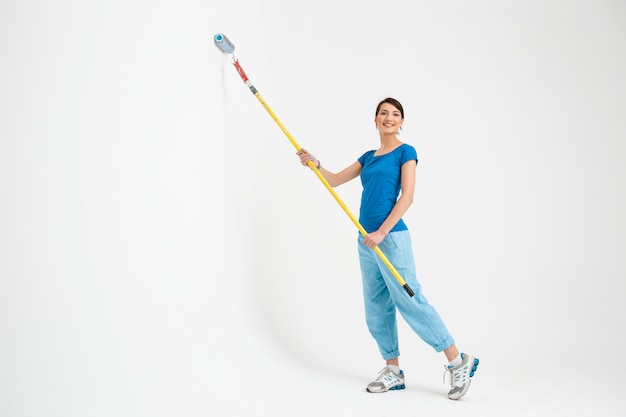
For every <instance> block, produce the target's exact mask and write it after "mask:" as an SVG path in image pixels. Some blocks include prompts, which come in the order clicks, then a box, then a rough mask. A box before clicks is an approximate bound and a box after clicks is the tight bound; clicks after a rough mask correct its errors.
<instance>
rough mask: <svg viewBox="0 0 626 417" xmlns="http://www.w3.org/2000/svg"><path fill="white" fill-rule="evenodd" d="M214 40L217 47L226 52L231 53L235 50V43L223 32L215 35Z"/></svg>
mask: <svg viewBox="0 0 626 417" xmlns="http://www.w3.org/2000/svg"><path fill="white" fill-rule="evenodd" d="M214 41H215V44H216V45H217V47H218V48H220V49H221V50H222V51H223V52H224V53H226V54H232V53H233V51H234V50H235V45H234V44H233V43H232V42H231V41H230V40H229V39H228V38H227V37H226V36H225V35H224V34H223V33H218V34H217V35H215V38H214Z"/></svg>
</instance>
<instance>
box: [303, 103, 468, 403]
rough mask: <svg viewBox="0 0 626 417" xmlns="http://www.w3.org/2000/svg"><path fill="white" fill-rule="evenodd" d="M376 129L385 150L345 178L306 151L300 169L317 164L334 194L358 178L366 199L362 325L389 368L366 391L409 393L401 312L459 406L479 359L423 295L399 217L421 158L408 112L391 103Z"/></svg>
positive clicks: (365, 158) (379, 110)
mask: <svg viewBox="0 0 626 417" xmlns="http://www.w3.org/2000/svg"><path fill="white" fill-rule="evenodd" d="M374 122H375V124H376V128H377V129H378V132H379V135H380V147H379V148H378V149H377V150H371V151H367V152H365V153H364V154H363V155H362V156H361V157H360V158H358V160H357V161H355V162H354V163H353V164H352V165H350V166H348V167H347V168H345V169H343V170H342V171H339V172H337V173H334V172H331V171H328V170H327V169H326V168H324V167H323V166H322V165H321V163H320V161H319V160H318V159H317V158H315V157H314V156H313V155H312V154H311V153H309V152H308V151H307V150H305V149H302V150H300V151H298V153H297V154H298V155H299V157H300V162H301V164H302V165H304V166H306V165H307V164H308V162H309V161H312V162H313V164H314V165H315V166H316V167H317V169H318V170H319V171H320V172H321V174H322V175H323V176H324V178H326V180H327V181H328V183H329V184H330V185H331V186H332V187H337V186H339V185H341V184H344V183H346V182H348V181H351V180H353V179H355V178H356V177H357V176H360V177H361V183H362V185H363V193H362V195H361V206H360V211H359V222H360V223H361V225H362V226H363V228H364V229H365V230H366V231H367V235H366V236H362V235H361V234H359V237H358V241H359V244H358V252H359V261H360V267H361V275H362V280H363V296H364V301H365V318H366V322H367V326H368V329H369V331H370V333H371V335H372V336H373V337H374V339H375V341H376V343H377V345H378V349H379V351H380V353H381V355H382V357H383V359H384V360H385V362H386V365H385V367H384V368H383V369H382V370H381V371H380V372H379V374H378V376H377V377H376V379H375V380H374V381H373V382H371V383H370V384H369V385H368V386H367V391H369V392H387V391H389V390H397V389H403V388H405V384H404V372H403V371H402V370H401V369H400V365H399V361H398V357H399V356H400V351H399V349H398V331H397V322H396V309H397V311H399V312H400V314H401V315H402V317H403V318H404V320H405V321H406V322H407V324H408V325H409V326H410V327H411V329H413V331H415V332H416V333H417V335H418V336H419V337H420V338H421V339H422V340H424V341H425V342H426V343H428V344H429V345H430V346H432V347H433V348H434V349H435V351H437V352H441V351H443V352H444V353H445V355H446V358H447V360H448V362H449V365H446V372H447V373H449V375H450V386H451V389H450V391H449V392H448V397H449V398H450V399H453V400H458V399H459V398H461V397H462V396H463V395H465V393H466V392H467V390H468V389H469V385H470V381H471V379H470V378H471V377H472V376H473V375H474V372H475V371H476V367H477V366H478V359H476V358H474V357H473V356H471V355H468V354H465V353H459V350H458V349H457V347H456V345H455V342H454V339H453V338H452V336H451V335H450V334H449V333H448V330H447V329H446V326H445V325H444V323H443V321H442V320H441V318H440V316H439V314H438V313H437V311H436V310H435V309H434V308H433V307H432V306H431V305H430V304H429V303H428V301H427V300H426V298H425V297H424V295H423V294H422V291H421V286H420V284H419V283H418V281H417V278H416V275H415V262H414V260H413V251H412V248H411V237H410V235H409V231H408V229H407V226H406V224H405V223H404V221H403V220H402V216H403V215H404V213H406V211H407V210H408V208H409V207H410V206H411V204H412V203H413V194H414V190H415V168H416V166H417V153H416V151H415V148H413V147H412V146H411V145H408V144H406V143H403V142H401V141H400V140H399V139H398V133H399V131H400V130H401V128H402V123H403V122H404V109H403V108H402V105H401V104H400V102H399V101H398V100H396V99H394V98H386V99H384V100H382V101H381V102H380V103H378V106H377V107H376V115H375V118H374ZM376 246H378V247H379V248H380V250H381V251H382V252H383V253H384V254H385V256H386V257H387V259H388V260H389V261H390V262H391V264H392V265H393V266H394V267H395V268H396V270H397V271H398V273H399V274H400V275H401V276H402V277H403V279H404V280H405V281H406V283H407V284H408V285H409V287H410V288H411V289H412V290H413V291H414V293H415V295H414V296H413V297H410V296H409V295H408V294H407V293H406V292H405V290H404V289H403V288H402V286H401V285H399V283H398V282H397V281H396V278H395V277H394V275H393V274H392V273H391V271H390V270H389V268H388V267H387V266H386V265H385V264H384V263H383V262H382V260H381V259H380V257H379V256H378V255H376V253H375V251H374V250H373V249H374V248H375V247H376Z"/></svg>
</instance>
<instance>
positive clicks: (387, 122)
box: [374, 103, 403, 134]
mask: <svg viewBox="0 0 626 417" xmlns="http://www.w3.org/2000/svg"><path fill="white" fill-rule="evenodd" d="M402 121H403V120H402V113H400V110H398V109H397V108H396V107H395V106H393V105H392V104H389V103H383V104H382V105H381V106H380V109H379V110H378V114H377V115H376V118H375V119H374V122H375V123H376V128H377V129H378V130H379V131H380V132H382V133H386V134H392V133H395V134H397V133H398V130H400V127H401V126H402Z"/></svg>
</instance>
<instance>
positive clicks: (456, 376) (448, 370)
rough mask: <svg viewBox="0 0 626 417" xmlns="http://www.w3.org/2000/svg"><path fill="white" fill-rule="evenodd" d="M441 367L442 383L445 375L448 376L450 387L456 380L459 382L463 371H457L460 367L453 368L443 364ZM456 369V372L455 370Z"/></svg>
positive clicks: (444, 380)
mask: <svg viewBox="0 0 626 417" xmlns="http://www.w3.org/2000/svg"><path fill="white" fill-rule="evenodd" d="M443 368H444V369H445V371H444V373H443V383H444V384H445V383H446V375H448V376H449V380H450V381H449V382H450V386H451V387H453V388H454V387H455V386H456V385H457V382H459V381H460V380H461V378H462V377H463V372H458V371H460V369H458V368H457V369H455V368H453V367H450V366H448V365H444V366H443ZM455 371H457V372H455Z"/></svg>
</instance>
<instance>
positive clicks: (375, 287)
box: [358, 230, 454, 360]
mask: <svg viewBox="0 0 626 417" xmlns="http://www.w3.org/2000/svg"><path fill="white" fill-rule="evenodd" d="M358 241H359V244H358V247H359V261H360V264H361V274H362V277H363V298H364V300H365V320H366V322H367V327H368V329H369V331H370V333H371V335H372V336H373V337H374V339H375V340H376V343H377V344H378V350H379V351H380V353H381V354H382V356H383V359H385V360H387V359H392V358H395V357H397V356H400V350H399V348H398V328H397V322H396V308H397V310H398V311H399V312H400V314H401V315H402V317H403V318H404V320H405V321H406V322H407V324H408V325H409V327H411V329H413V331H415V333H417V335H418V336H419V337H420V338H421V339H422V340H423V341H424V342H426V343H428V344H429V345H430V346H432V347H433V348H434V349H435V351H436V352H441V351H443V350H444V349H446V348H448V347H450V346H451V345H453V344H454V340H453V338H452V336H450V333H448V330H447V328H446V326H445V324H444V323H443V321H442V320H441V317H440V316H439V314H438V313H437V311H436V310H435V308H434V307H433V306H431V305H430V304H428V300H427V299H426V297H424V295H423V294H422V287H421V285H420V284H419V282H417V278H416V276H415V261H414V260H413V249H412V246H411V236H410V234H409V231H408V230H402V231H399V232H391V233H389V234H388V235H387V236H386V237H385V239H384V240H383V241H382V242H381V243H380V245H378V248H379V249H380V250H381V251H382V252H383V254H384V255H385V257H386V258H387V259H388V260H389V262H391V264H392V265H393V266H394V267H395V269H396V271H398V273H399V274H400V276H401V277H402V278H403V279H404V281H406V283H407V284H408V285H409V287H411V289H412V290H413V292H414V293H415V295H414V296H413V297H410V296H409V294H408V293H407V292H406V290H405V289H404V288H402V286H401V285H400V283H399V282H398V280H397V279H396V277H395V276H394V275H393V274H392V272H391V271H390V270H389V268H388V267H387V265H385V264H384V263H383V261H382V259H380V257H379V256H378V255H377V254H376V252H374V250H372V249H370V248H368V247H367V246H365V245H363V236H362V235H361V234H359V240H358Z"/></svg>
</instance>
